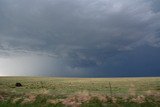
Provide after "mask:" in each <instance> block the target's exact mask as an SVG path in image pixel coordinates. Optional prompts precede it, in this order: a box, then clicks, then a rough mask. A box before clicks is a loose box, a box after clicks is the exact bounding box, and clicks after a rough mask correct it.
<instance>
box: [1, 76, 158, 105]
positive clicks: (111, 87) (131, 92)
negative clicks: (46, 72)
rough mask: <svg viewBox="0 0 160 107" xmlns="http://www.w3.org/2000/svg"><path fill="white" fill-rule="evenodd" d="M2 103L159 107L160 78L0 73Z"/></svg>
mask: <svg viewBox="0 0 160 107" xmlns="http://www.w3.org/2000/svg"><path fill="white" fill-rule="evenodd" d="M17 82H19V83H21V84H22V87H16V86H15V84H16V83H17ZM1 106H3V107H5V106H7V107H11V106H12V107H14V106H15V107H23V106H24V107H26V106H27V107H28V106H29V107H32V106H33V107H36V106H37V107H44V106H46V107H47V106H52V107H54V106H55V107H66V106H67V107H160V78H158V77H156V78H53V77H0V107H1Z"/></svg>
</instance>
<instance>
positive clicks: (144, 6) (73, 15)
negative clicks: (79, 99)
mask: <svg viewBox="0 0 160 107" xmlns="http://www.w3.org/2000/svg"><path fill="white" fill-rule="evenodd" d="M159 7H160V4H159V1H158V0H153V1H149V0H134V1H133V0H0V54H1V57H2V56H6V55H7V56H13V55H15V56H22V55H24V54H25V55H26V54H28V55H30V54H36V55H37V54H38V55H46V56H49V57H50V58H52V59H53V61H51V62H54V63H55V60H54V59H56V64H55V65H56V66H57V67H56V70H57V71H59V73H58V72H57V74H56V75H62V74H63V76H65V75H67V76H74V75H77V76H82V75H83V76H90V75H91V76H93V74H92V73H90V72H91V71H95V72H97V71H101V72H97V74H96V73H95V74H96V75H99V76H101V75H106V76H107V75H108V74H107V73H110V75H109V76H111V75H112V73H111V71H115V72H116V71H120V73H119V74H120V75H122V74H126V75H127V74H129V72H128V71H131V70H132V71H134V70H135V71H139V70H142V71H141V72H142V73H143V72H145V70H146V69H147V67H146V66H147V65H146V66H145V64H148V63H149V62H150V60H147V61H145V59H146V58H147V57H148V55H145V54H144V57H143V58H142V59H141V60H144V62H143V63H144V65H141V64H140V65H141V66H140V67H138V68H139V69H138V68H137V69H134V68H133V67H137V64H136V63H131V64H130V65H129V66H127V64H128V63H130V62H132V60H137V61H138V60H139V55H140V54H139V51H138V49H139V48H141V50H142V52H144V53H148V52H150V50H151V49H153V50H154V51H153V52H151V53H153V54H155V55H154V56H153V57H154V58H156V57H158V56H159V55H158V54H160V51H156V52H155V50H159V47H160V9H159ZM143 47H145V49H144V48H143ZM146 48H147V49H146ZM150 48H151V49H150ZM130 53H135V54H136V56H134V55H135V54H134V55H133V54H130ZM133 56H134V57H133ZM127 57H128V59H127V60H126V58H127ZM132 57H133V58H132ZM154 58H153V59H154ZM157 62H159V60H154V61H153V65H154V63H157ZM47 63H48V62H47ZM153 65H152V64H151V65H150V66H151V68H150V70H155V69H156V70H155V74H157V71H158V70H160V67H158V65H157V66H156V67H155V66H153ZM62 66H63V67H62ZM54 67H55V66H54ZM44 68H45V67H44ZM46 68H50V69H51V68H52V65H50V67H49V66H47V67H46ZM116 68H117V69H116ZM123 71H124V72H123ZM42 72H43V71H42ZM46 72H47V71H46ZM48 72H49V73H51V71H50V70H48ZM69 72H70V73H69ZM116 73H117V72H116ZM51 74H52V73H51ZM149 74H150V73H149ZM113 75H114V74H113ZM117 75H118V73H117ZM137 75H138V74H137Z"/></svg>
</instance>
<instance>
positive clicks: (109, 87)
mask: <svg viewBox="0 0 160 107" xmlns="http://www.w3.org/2000/svg"><path fill="white" fill-rule="evenodd" d="M109 88H110V94H111V97H112V87H111V83H110V82H109Z"/></svg>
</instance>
